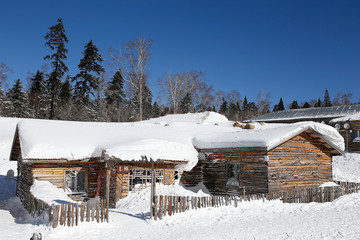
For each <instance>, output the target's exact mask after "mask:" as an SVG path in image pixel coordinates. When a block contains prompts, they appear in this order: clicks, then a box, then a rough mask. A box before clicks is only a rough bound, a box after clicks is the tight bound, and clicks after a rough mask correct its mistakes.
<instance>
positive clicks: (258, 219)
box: [0, 119, 360, 240]
mask: <svg viewBox="0 0 360 240" xmlns="http://www.w3.org/2000/svg"><path fill="white" fill-rule="evenodd" d="M17 121H18V120H17V119H5V120H4V119H0V240H2V239H4V240H5V239H6V240H7V239H30V237H31V236H32V234H33V233H34V232H40V233H42V235H43V239H44V240H52V239H53V240H55V239H75V240H77V239H78V240H85V239H86V240H91V239H157V240H158V239H359V236H360V228H359V227H358V226H359V225H360V218H359V216H360V194H352V195H348V196H343V197H341V198H339V199H337V200H335V201H334V202H331V203H321V204H320V203H310V204H284V203H282V202H280V201H278V200H276V201H265V202H262V201H252V202H243V203H241V204H240V205H239V206H238V207H237V208H235V207H233V206H228V207H221V208H204V209H198V210H193V211H188V212H185V213H179V214H176V215H174V216H172V217H169V216H166V217H165V218H164V219H163V220H161V221H154V220H150V219H149V199H150V190H149V189H145V190H142V191H140V192H135V193H131V194H130V195H129V196H128V197H127V198H125V199H122V200H120V201H119V202H118V203H117V207H116V209H111V210H110V223H102V224H98V223H80V226H78V227H73V228H70V227H58V228H56V229H52V228H51V227H49V226H46V225H44V224H42V219H39V218H35V219H33V218H31V217H30V216H29V214H28V213H27V212H26V211H25V210H24V209H23V207H22V204H21V203H20V201H19V199H18V198H17V197H15V184H16V182H15V179H10V180H7V179H5V175H6V172H7V171H8V170H9V169H13V170H15V174H16V162H9V161H8V157H9V152H10V149H9V148H11V144H12V138H13V133H14V132H13V131H14V130H15V126H16V122H17ZM333 173H334V179H335V180H342V181H356V182H360V154H355V153H354V154H346V155H345V156H343V157H335V158H334V160H333ZM43 185H46V183H40V184H39V183H37V184H36V186H34V188H33V190H32V191H33V192H34V194H39V195H40V194H44V192H43V191H42V188H43V187H44V186H43ZM52 192H53V193H52V194H60V195H61V193H60V192H58V191H56V190H54V191H52ZM157 192H158V193H159V194H179V195H194V194H198V195H206V194H207V192H206V189H205V188H204V187H203V186H199V187H197V188H194V189H184V188H183V187H182V186H180V185H176V186H158V188H157ZM44 197H47V196H46V194H44Z"/></svg>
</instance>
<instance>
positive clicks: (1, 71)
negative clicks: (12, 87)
mask: <svg viewBox="0 0 360 240" xmlns="http://www.w3.org/2000/svg"><path fill="white" fill-rule="evenodd" d="M9 72H11V69H10V68H9V67H8V66H7V65H6V64H5V63H2V62H0V89H1V85H2V83H3V82H4V81H5V80H6V79H7V74H8V73H9Z"/></svg>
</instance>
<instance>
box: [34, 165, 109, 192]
mask: <svg viewBox="0 0 360 240" xmlns="http://www.w3.org/2000/svg"><path fill="white" fill-rule="evenodd" d="M101 165H103V163H100V162H86V163H79V162H74V163H71V162H70V163H51V164H50V163H36V164H33V165H32V171H33V177H34V178H35V179H37V180H43V181H49V182H51V183H52V184H53V185H55V186H57V187H59V188H64V184H65V171H68V170H85V171H86V172H87V174H86V176H87V177H86V191H87V193H88V196H89V197H95V194H96V189H97V180H98V174H99V171H100V167H101Z"/></svg>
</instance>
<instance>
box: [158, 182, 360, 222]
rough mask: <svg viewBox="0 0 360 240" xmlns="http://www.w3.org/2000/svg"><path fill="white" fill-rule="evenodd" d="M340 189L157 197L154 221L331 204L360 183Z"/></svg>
mask: <svg viewBox="0 0 360 240" xmlns="http://www.w3.org/2000/svg"><path fill="white" fill-rule="evenodd" d="M336 183H337V184H338V185H339V186H334V187H313V188H306V189H301V190H292V191H282V192H271V193H266V194H265V193H264V194H243V195H240V196H202V197H198V196H167V195H156V196H155V197H154V200H153V211H152V212H153V216H152V217H153V218H154V220H157V219H160V220H161V219H162V218H163V217H164V216H166V215H169V216H172V215H174V214H176V213H181V212H185V211H189V210H196V209H198V208H209V207H210V208H214V207H221V206H230V205H232V206H234V207H238V205H239V204H240V203H241V202H243V201H252V200H263V201H265V200H275V199H280V200H281V201H283V202H284V203H310V202H318V203H323V202H332V201H333V200H335V199H337V198H339V197H341V196H344V195H347V194H351V193H358V192H359V191H360V183H350V182H336Z"/></svg>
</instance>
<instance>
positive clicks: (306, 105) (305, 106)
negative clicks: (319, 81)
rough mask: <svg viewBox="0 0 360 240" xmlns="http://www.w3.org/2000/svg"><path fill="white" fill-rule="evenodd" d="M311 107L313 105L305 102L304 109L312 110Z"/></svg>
mask: <svg viewBox="0 0 360 240" xmlns="http://www.w3.org/2000/svg"><path fill="white" fill-rule="evenodd" d="M310 107H311V105H310V103H308V102H305V103H304V104H303V106H302V108H310Z"/></svg>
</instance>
